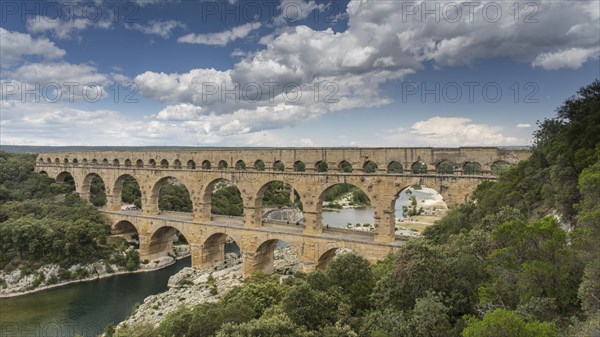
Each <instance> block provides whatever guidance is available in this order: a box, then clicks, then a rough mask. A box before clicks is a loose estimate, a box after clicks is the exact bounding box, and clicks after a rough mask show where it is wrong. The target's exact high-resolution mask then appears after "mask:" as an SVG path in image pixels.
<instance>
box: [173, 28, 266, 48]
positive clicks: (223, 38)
mask: <svg viewBox="0 0 600 337" xmlns="http://www.w3.org/2000/svg"><path fill="white" fill-rule="evenodd" d="M260 27H261V23H260V22H250V23H246V24H243V25H241V26H237V27H234V28H232V29H230V30H225V31H222V32H218V33H207V34H194V33H190V34H187V35H184V36H182V37H180V38H178V39H177V41H178V42H181V43H191V44H206V45H212V46H225V45H227V44H228V43H230V42H233V41H235V40H238V39H243V38H245V37H246V36H248V35H249V34H250V33H251V32H252V31H254V30H257V29H259V28H260Z"/></svg>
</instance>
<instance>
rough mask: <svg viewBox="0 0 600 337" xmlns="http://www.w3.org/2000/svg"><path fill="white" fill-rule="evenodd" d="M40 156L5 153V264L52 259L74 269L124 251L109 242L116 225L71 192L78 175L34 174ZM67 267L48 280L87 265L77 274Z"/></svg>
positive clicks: (1, 186) (0, 155) (0, 253)
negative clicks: (57, 177) (52, 176)
mask: <svg viewBox="0 0 600 337" xmlns="http://www.w3.org/2000/svg"><path fill="white" fill-rule="evenodd" d="M34 161H35V156H33V155H27V154H8V153H4V152H0V166H1V168H2V169H1V171H0V192H2V193H0V197H2V199H1V200H0V269H6V270H12V269H14V268H21V269H22V270H33V269H35V268H37V267H39V266H41V265H43V264H47V263H57V264H59V265H61V266H63V267H64V268H68V267H69V266H71V265H73V264H78V263H81V264H84V263H91V262H95V261H97V260H99V259H109V258H110V257H111V256H113V255H119V254H121V252H122V251H123V250H124V249H125V248H124V247H122V246H119V247H117V246H113V245H110V244H107V238H108V236H109V231H110V228H109V226H107V225H106V223H105V218H104V216H103V215H102V214H101V213H100V212H98V210H97V209H96V208H95V207H94V206H92V205H91V204H89V203H87V202H84V201H83V200H81V199H80V198H79V197H78V196H77V195H76V194H73V193H71V192H72V191H73V186H72V185H70V184H69V181H70V180H71V179H72V178H71V179H69V178H70V176H68V175H67V176H64V178H65V179H64V180H65V181H66V182H59V183H56V182H54V181H53V179H51V178H49V177H47V176H46V175H44V174H37V173H33V167H34ZM61 178H62V177H61ZM100 185H102V184H101V181H100ZM94 189H96V190H94ZM98 190H101V189H100V188H98V183H92V192H94V191H98ZM138 261H139V257H138ZM134 262H135V261H134ZM138 263H139V262H138ZM129 266H130V267H131V268H134V263H133V262H130V263H129ZM135 268H137V264H136V265H135ZM61 270H62V272H61V273H59V275H58V277H57V278H54V279H48V280H45V281H46V283H56V282H57V281H58V280H59V279H70V278H72V277H76V278H77V277H85V275H84V271H83V270H82V271H81V272H80V273H75V274H74V275H71V274H70V273H69V272H67V271H66V270H65V269H61ZM43 281H44V280H42V279H41V278H38V279H36V283H41V282H43Z"/></svg>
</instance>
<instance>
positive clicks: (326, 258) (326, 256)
mask: <svg viewBox="0 0 600 337" xmlns="http://www.w3.org/2000/svg"><path fill="white" fill-rule="evenodd" d="M328 248H329V247H328ZM342 252H352V253H354V254H359V253H358V252H356V251H355V250H353V249H350V248H344V247H340V246H337V245H336V246H335V247H332V248H329V249H327V250H325V251H324V252H322V253H321V255H320V256H319V259H318V260H317V264H316V266H315V267H316V269H321V270H322V269H325V268H327V266H328V265H329V264H330V263H331V261H333V259H335V257H336V256H338V255H339V254H340V253H342Z"/></svg>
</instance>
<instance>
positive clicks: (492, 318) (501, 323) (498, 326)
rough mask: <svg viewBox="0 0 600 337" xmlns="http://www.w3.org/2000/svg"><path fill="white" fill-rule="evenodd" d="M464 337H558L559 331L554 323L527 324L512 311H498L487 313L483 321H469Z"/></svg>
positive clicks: (533, 322)
mask: <svg viewBox="0 0 600 337" xmlns="http://www.w3.org/2000/svg"><path fill="white" fill-rule="evenodd" d="M462 336H463V337H501V336H506V337H509V336H510V337H553V336H558V331H557V329H556V326H555V325H554V324H553V323H545V322H544V323H542V322H538V321H530V322H526V321H525V320H523V318H521V317H519V316H518V315H517V314H516V313H514V312H512V311H509V310H505V309H496V310H494V311H490V312H488V313H486V314H485V316H483V319H482V320H479V319H476V318H474V319H472V320H471V321H469V324H468V325H467V327H466V328H465V329H464V330H463V332H462Z"/></svg>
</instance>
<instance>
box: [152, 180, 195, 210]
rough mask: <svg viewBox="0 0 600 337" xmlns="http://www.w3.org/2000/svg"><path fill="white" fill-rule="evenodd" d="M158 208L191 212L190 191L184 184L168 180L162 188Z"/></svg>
mask: <svg viewBox="0 0 600 337" xmlns="http://www.w3.org/2000/svg"><path fill="white" fill-rule="evenodd" d="M158 208H159V209H160V210H163V211H175V212H191V211H192V199H191V198H190V192H189V191H188V190H187V188H186V187H185V186H184V185H182V184H179V183H177V182H175V181H173V182H167V183H165V184H164V185H163V186H162V187H161V188H160V194H159V195H158Z"/></svg>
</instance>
